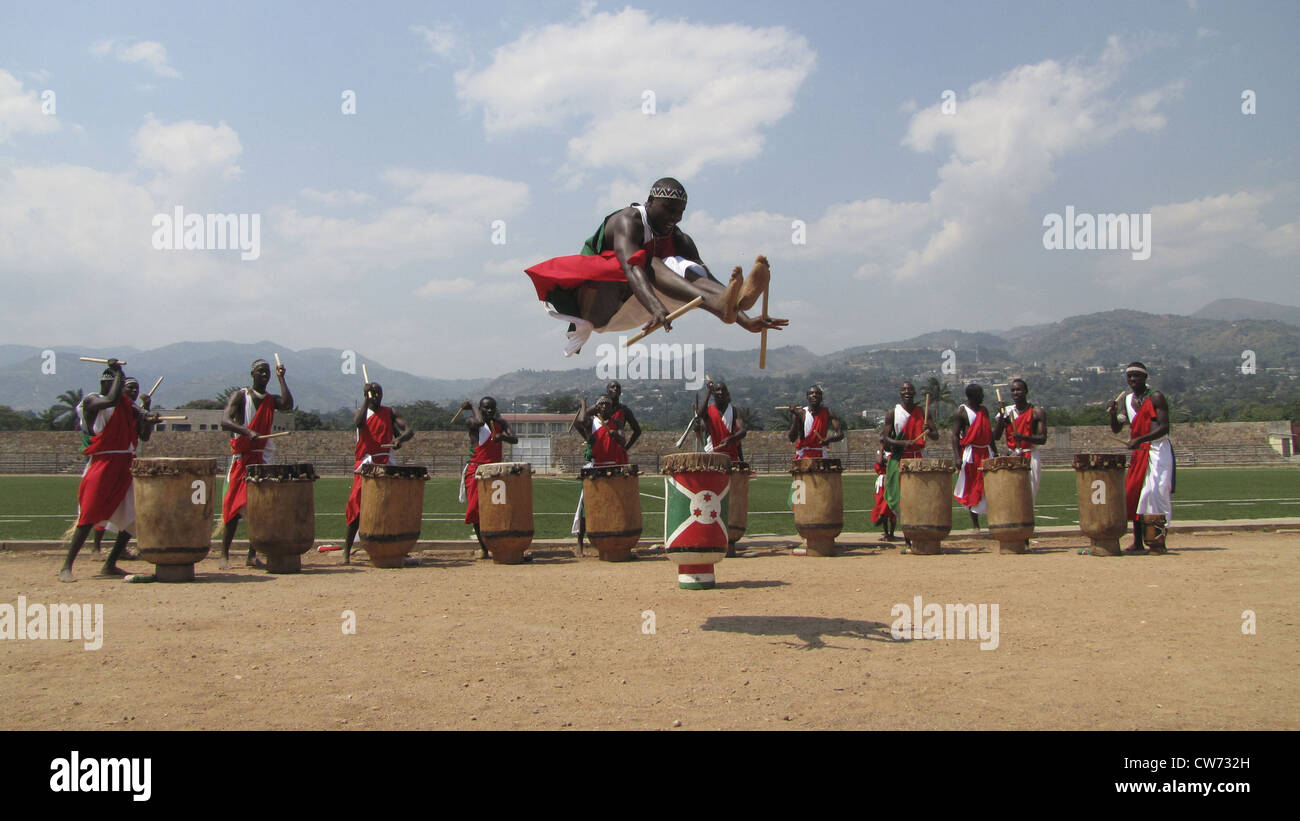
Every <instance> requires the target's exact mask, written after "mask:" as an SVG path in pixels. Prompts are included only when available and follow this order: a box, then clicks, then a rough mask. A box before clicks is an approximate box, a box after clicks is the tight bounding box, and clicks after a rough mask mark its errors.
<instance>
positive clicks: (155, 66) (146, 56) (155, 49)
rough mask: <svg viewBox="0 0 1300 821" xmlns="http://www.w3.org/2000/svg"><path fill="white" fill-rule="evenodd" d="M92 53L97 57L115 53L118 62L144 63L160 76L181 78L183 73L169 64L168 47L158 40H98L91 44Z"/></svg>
mask: <svg viewBox="0 0 1300 821" xmlns="http://www.w3.org/2000/svg"><path fill="white" fill-rule="evenodd" d="M90 53H91V54H93V55H95V56H96V57H107V56H109V55H110V54H111V55H113V57H114V58H115V59H117V61H118V62H121V63H133V64H140V65H143V66H144V67H145V68H148V69H149V70H150V71H152V72H153V73H154V74H157V75H158V76H159V77H170V78H172V79H180V76H181V73H180V72H179V71H177V70H176V69H174V68H172V67H171V66H170V65H168V64H167V48H166V47H165V46H163V44H162V43H159V42H158V41H156V40H137V41H136V42H134V43H129V44H128V43H122V42H117V41H114V40H96V41H95V42H94V43H91V44H90Z"/></svg>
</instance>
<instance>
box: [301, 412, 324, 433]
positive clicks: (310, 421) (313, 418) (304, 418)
mask: <svg viewBox="0 0 1300 821" xmlns="http://www.w3.org/2000/svg"><path fill="white" fill-rule="evenodd" d="M293 426H294V427H295V428H296V429H298V430H321V429H323V428H324V427H325V424H324V423H323V422H322V421H321V418H320V417H319V416H317V415H316V414H314V413H312V412H311V411H297V412H295V413H294V416H293Z"/></svg>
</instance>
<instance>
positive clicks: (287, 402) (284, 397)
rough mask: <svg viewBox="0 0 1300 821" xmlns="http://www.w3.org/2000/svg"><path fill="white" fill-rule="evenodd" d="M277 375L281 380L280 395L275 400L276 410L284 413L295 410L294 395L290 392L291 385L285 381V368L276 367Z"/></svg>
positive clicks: (281, 366)
mask: <svg viewBox="0 0 1300 821" xmlns="http://www.w3.org/2000/svg"><path fill="white" fill-rule="evenodd" d="M275 375H276V376H277V377H279V379H280V395H279V396H277V397H276V398H275V409H276V410H282V411H291V410H293V394H292V393H290V392H289V385H288V384H287V383H285V381H284V366H283V365H276V366H275Z"/></svg>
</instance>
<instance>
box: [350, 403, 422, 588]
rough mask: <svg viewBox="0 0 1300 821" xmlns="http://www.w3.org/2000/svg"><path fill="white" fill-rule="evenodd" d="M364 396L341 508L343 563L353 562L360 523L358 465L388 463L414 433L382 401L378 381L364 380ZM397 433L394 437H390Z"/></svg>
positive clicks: (354, 422) (354, 421) (398, 415)
mask: <svg viewBox="0 0 1300 821" xmlns="http://www.w3.org/2000/svg"><path fill="white" fill-rule="evenodd" d="M362 390H363V392H364V394H365V397H366V400H365V404H364V405H362V406H361V407H360V408H359V409H358V410H357V412H356V414H355V415H354V416H353V417H352V425H353V427H355V428H356V429H357V448H356V465H355V466H354V467H353V474H355V475H354V476H353V477H352V493H351V494H350V495H349V496H348V504H347V507H346V508H345V510H344V514H343V517H344V520H345V521H346V522H347V525H348V534H347V542H346V545H345V547H344V548H343V563H344V564H351V563H352V542H353V541H355V540H356V538H357V529H358V528H359V527H360V526H361V474H360V473H359V472H358V471H360V470H361V466H362V465H365V464H369V463H371V462H373V463H375V464H377V465H391V464H392V463H393V451H396V450H397V449H398V448H400V447H401V446H402V444H403V443H405V442H408V441H410V439H411V437H412V436H414V435H415V431H413V430H411V426H410V425H408V424H407V423H406V420H405V419H403V418H402V415H401V414H400V413H398V412H397V411H395V410H393V409H392V408H390V407H388V406H387V405H385V404H383V400H384V389H383V388H382V387H381V386H380V384H379V383H378V382H367V383H366V384H365V386H364V387H363V388H362ZM394 434H397V437H396V438H393V436H394Z"/></svg>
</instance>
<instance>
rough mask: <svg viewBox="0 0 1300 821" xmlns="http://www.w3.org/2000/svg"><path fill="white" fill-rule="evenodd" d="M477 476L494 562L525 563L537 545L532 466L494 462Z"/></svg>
mask: <svg viewBox="0 0 1300 821" xmlns="http://www.w3.org/2000/svg"><path fill="white" fill-rule="evenodd" d="M474 477H475V479H474V480H475V481H476V482H478V527H479V535H480V536H482V537H483V544H485V545H487V549H488V552H489V553H491V554H492V561H493V562H495V563H496V564H523V561H524V551H525V550H527V549H528V546H529V545H531V544H532V543H533V467H532V465H530V464H528V463H527V462H493V463H492V464H488V465H479V466H478V470H477V471H475V473H474ZM638 498H639V497H638ZM590 521H591V520H590V519H588V522H590Z"/></svg>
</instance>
